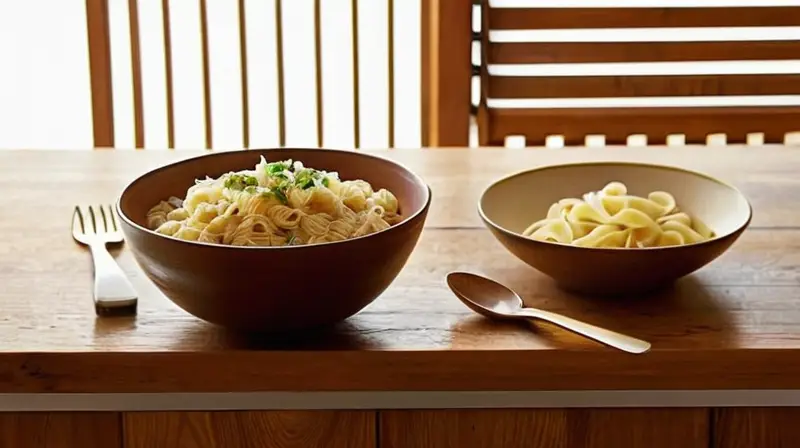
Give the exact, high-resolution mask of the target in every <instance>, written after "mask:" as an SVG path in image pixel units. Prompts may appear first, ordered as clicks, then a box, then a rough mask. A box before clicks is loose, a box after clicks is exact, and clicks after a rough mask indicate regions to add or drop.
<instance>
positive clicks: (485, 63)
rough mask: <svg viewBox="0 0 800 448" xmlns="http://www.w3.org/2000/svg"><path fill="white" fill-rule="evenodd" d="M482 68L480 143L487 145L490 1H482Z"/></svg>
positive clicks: (479, 117)
mask: <svg viewBox="0 0 800 448" xmlns="http://www.w3.org/2000/svg"><path fill="white" fill-rule="evenodd" d="M480 7H481V68H480V83H481V95H480V99H479V100H478V101H479V103H478V117H477V120H478V145H480V146H487V145H488V144H489V131H488V130H489V120H490V115H489V109H488V107H487V105H486V99H487V98H488V97H489V80H488V79H489V76H488V74H489V60H488V58H487V57H486V54H487V53H488V51H486V49H488V48H489V30H490V29H491V25H490V23H489V18H490V17H491V16H490V14H489V2H488V0H487V1H482V2H481V6H480Z"/></svg>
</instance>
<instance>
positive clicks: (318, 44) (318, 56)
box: [314, 0, 325, 148]
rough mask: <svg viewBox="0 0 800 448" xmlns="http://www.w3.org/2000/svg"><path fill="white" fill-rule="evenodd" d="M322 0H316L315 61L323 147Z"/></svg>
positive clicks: (318, 120) (320, 143)
mask: <svg viewBox="0 0 800 448" xmlns="http://www.w3.org/2000/svg"><path fill="white" fill-rule="evenodd" d="M321 6H322V5H321V0H314V61H315V66H316V84H317V146H318V147H320V148H322V147H323V145H324V143H325V139H324V138H323V135H322V119H323V109H322V17H321V15H322V11H321V9H322V8H321Z"/></svg>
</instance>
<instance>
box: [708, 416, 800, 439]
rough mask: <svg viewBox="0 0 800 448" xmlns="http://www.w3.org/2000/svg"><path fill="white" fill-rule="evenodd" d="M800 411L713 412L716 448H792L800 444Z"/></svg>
mask: <svg viewBox="0 0 800 448" xmlns="http://www.w3.org/2000/svg"><path fill="white" fill-rule="evenodd" d="M798 422H800V408H788V407H776V408H722V409H715V410H714V443H713V445H712V446H714V447H716V448H761V447H763V448H795V447H797V446H798V445H799V444H800V424H798Z"/></svg>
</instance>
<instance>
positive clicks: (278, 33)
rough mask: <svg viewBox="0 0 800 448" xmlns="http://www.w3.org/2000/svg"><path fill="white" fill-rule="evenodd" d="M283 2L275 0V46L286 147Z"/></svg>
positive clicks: (281, 136) (282, 140) (280, 125)
mask: <svg viewBox="0 0 800 448" xmlns="http://www.w3.org/2000/svg"><path fill="white" fill-rule="evenodd" d="M281 1H282V0H275V45H276V47H277V48H276V51H275V54H276V56H277V57H276V59H277V61H276V62H277V65H278V141H279V143H280V146H285V145H286V104H285V98H284V92H283V12H282V10H283V8H282V7H281Z"/></svg>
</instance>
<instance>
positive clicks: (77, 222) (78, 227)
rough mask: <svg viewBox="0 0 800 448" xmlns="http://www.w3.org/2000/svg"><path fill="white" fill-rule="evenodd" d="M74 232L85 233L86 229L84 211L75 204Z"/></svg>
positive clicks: (73, 216)
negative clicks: (84, 226)
mask: <svg viewBox="0 0 800 448" xmlns="http://www.w3.org/2000/svg"><path fill="white" fill-rule="evenodd" d="M72 233H73V234H83V233H85V230H84V228H83V213H81V208H80V207H78V206H77V205H76V206H75V211H73V212H72Z"/></svg>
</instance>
